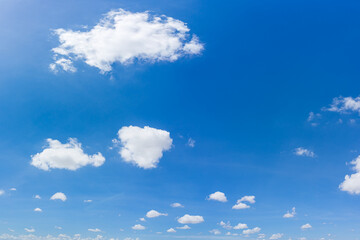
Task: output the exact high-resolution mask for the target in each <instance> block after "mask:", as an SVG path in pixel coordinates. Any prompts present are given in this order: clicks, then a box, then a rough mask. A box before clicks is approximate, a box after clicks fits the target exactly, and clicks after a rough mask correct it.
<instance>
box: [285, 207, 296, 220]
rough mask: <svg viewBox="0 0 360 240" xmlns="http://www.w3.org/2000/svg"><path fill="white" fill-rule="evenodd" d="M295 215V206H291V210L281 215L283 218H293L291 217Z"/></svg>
mask: <svg viewBox="0 0 360 240" xmlns="http://www.w3.org/2000/svg"><path fill="white" fill-rule="evenodd" d="M295 215H296V209H295V207H293V208H292V210H291V212H290V211H287V213H285V214H284V215H283V218H293V217H295Z"/></svg>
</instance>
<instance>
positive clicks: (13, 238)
mask: <svg viewBox="0 0 360 240" xmlns="http://www.w3.org/2000/svg"><path fill="white" fill-rule="evenodd" d="M0 239H2V240H101V239H104V238H103V236H101V235H97V236H96V237H93V238H92V237H81V235H80V234H75V235H73V236H69V235H66V234H59V235H57V236H52V235H50V234H48V235H46V236H37V235H34V234H33V233H29V234H27V235H9V234H0ZM111 239H112V238H110V239H109V240H111ZM113 240H114V239H113ZM137 240H139V239H137Z"/></svg>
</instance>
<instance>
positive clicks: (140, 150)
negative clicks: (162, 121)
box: [118, 126, 172, 169]
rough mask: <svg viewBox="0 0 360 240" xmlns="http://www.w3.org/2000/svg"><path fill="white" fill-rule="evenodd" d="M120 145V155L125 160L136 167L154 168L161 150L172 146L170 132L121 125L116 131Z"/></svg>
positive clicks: (160, 155) (161, 152)
mask: <svg viewBox="0 0 360 240" xmlns="http://www.w3.org/2000/svg"><path fill="white" fill-rule="evenodd" d="M118 137H119V139H120V143H121V145H122V147H121V149H120V152H119V153H120V155H121V157H122V158H123V159H124V160H125V162H129V163H133V164H135V165H137V166H138V167H141V168H144V169H149V168H156V167H157V164H158V163H159V159H160V158H161V157H162V156H163V152H164V151H167V150H169V149H170V148H171V146H172V139H171V138H170V133H169V132H167V131H164V130H160V129H156V128H151V127H148V126H146V127H144V128H140V127H136V126H129V127H122V128H121V129H120V130H119V132H118Z"/></svg>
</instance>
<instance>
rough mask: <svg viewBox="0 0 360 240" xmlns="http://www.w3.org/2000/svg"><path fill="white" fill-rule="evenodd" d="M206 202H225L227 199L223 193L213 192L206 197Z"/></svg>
mask: <svg viewBox="0 0 360 240" xmlns="http://www.w3.org/2000/svg"><path fill="white" fill-rule="evenodd" d="M207 200H214V201H219V202H227V198H226V196H225V194H224V193H223V192H219V191H217V192H214V193H212V194H210V195H209V196H208V197H207Z"/></svg>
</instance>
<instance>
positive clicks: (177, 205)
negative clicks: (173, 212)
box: [170, 203, 184, 208]
mask: <svg viewBox="0 0 360 240" xmlns="http://www.w3.org/2000/svg"><path fill="white" fill-rule="evenodd" d="M170 206H171V207H173V208H183V207H184V206H183V205H182V204H181V203H172V204H171V205H170Z"/></svg>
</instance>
